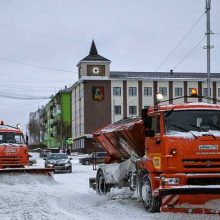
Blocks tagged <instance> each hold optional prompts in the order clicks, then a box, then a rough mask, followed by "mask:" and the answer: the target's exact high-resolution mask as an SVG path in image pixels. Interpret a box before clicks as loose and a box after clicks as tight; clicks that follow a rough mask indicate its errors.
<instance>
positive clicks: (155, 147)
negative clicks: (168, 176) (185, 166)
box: [145, 115, 161, 169]
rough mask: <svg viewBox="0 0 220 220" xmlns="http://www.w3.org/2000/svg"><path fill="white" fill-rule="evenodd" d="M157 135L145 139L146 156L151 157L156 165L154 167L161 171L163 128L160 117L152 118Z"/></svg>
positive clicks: (152, 128) (153, 129)
mask: <svg viewBox="0 0 220 220" xmlns="http://www.w3.org/2000/svg"><path fill="white" fill-rule="evenodd" d="M150 129H151V130H152V131H154V132H153V133H155V135H153V136H151V137H148V136H147V135H146V138H145V144H146V145H145V146H146V155H147V156H148V157H150V158H151V159H152V161H153V163H154V167H155V168H157V169H160V166H161V133H160V130H161V127H160V115H157V116H152V123H151V128H150Z"/></svg>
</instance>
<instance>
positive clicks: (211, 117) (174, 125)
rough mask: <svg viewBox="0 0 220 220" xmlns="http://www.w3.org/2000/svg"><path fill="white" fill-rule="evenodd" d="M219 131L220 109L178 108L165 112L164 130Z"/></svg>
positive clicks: (168, 131)
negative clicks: (168, 112)
mask: <svg viewBox="0 0 220 220" xmlns="http://www.w3.org/2000/svg"><path fill="white" fill-rule="evenodd" d="M210 130H213V131H220V111H217V110H178V111H172V112H171V113H170V114H167V115H166V114H165V132H166V133H167V134H168V133H170V132H172V131H179V132H189V131H198V132H203V131H210Z"/></svg>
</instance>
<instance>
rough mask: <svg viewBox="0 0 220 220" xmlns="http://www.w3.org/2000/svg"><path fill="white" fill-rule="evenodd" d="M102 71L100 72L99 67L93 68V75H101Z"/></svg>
mask: <svg viewBox="0 0 220 220" xmlns="http://www.w3.org/2000/svg"><path fill="white" fill-rule="evenodd" d="M99 72H100V70H99V67H93V68H92V73H93V74H99Z"/></svg>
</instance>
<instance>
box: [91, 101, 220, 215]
mask: <svg viewBox="0 0 220 220" xmlns="http://www.w3.org/2000/svg"><path fill="white" fill-rule="evenodd" d="M94 138H95V139H96V141H97V142H98V143H99V144H100V145H101V146H102V147H103V148H104V149H105V150H106V151H107V152H108V153H109V160H108V161H106V163H105V164H101V165H100V166H99V167H98V169H97V174H96V178H90V180H89V182H90V187H92V188H93V189H96V191H97V192H98V193H99V194H106V193H108V192H110V189H111V188H112V187H124V186H127V187H130V189H131V190H133V191H134V192H135V193H134V195H136V196H137V198H139V199H140V200H142V202H143V205H144V208H145V209H146V210H147V211H148V212H158V211H162V212H185V213H206V214H219V213H220V105H217V104H206V103H184V104H167V105H161V104H159V105H157V106H156V107H155V106H154V107H150V108H148V109H146V110H143V112H142V118H132V119H129V118H128V119H124V120H121V121H119V122H116V123H114V124H111V125H109V126H107V127H105V128H103V129H100V130H98V131H96V132H95V133H94Z"/></svg>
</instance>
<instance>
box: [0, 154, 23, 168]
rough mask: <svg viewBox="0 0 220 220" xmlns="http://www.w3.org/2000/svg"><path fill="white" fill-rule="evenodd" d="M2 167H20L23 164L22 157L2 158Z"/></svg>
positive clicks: (0, 159)
mask: <svg viewBox="0 0 220 220" xmlns="http://www.w3.org/2000/svg"><path fill="white" fill-rule="evenodd" d="M0 164H1V165H3V166H4V165H19V164H21V157H11V156H10V157H6V156H4V157H3V156H0Z"/></svg>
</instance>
